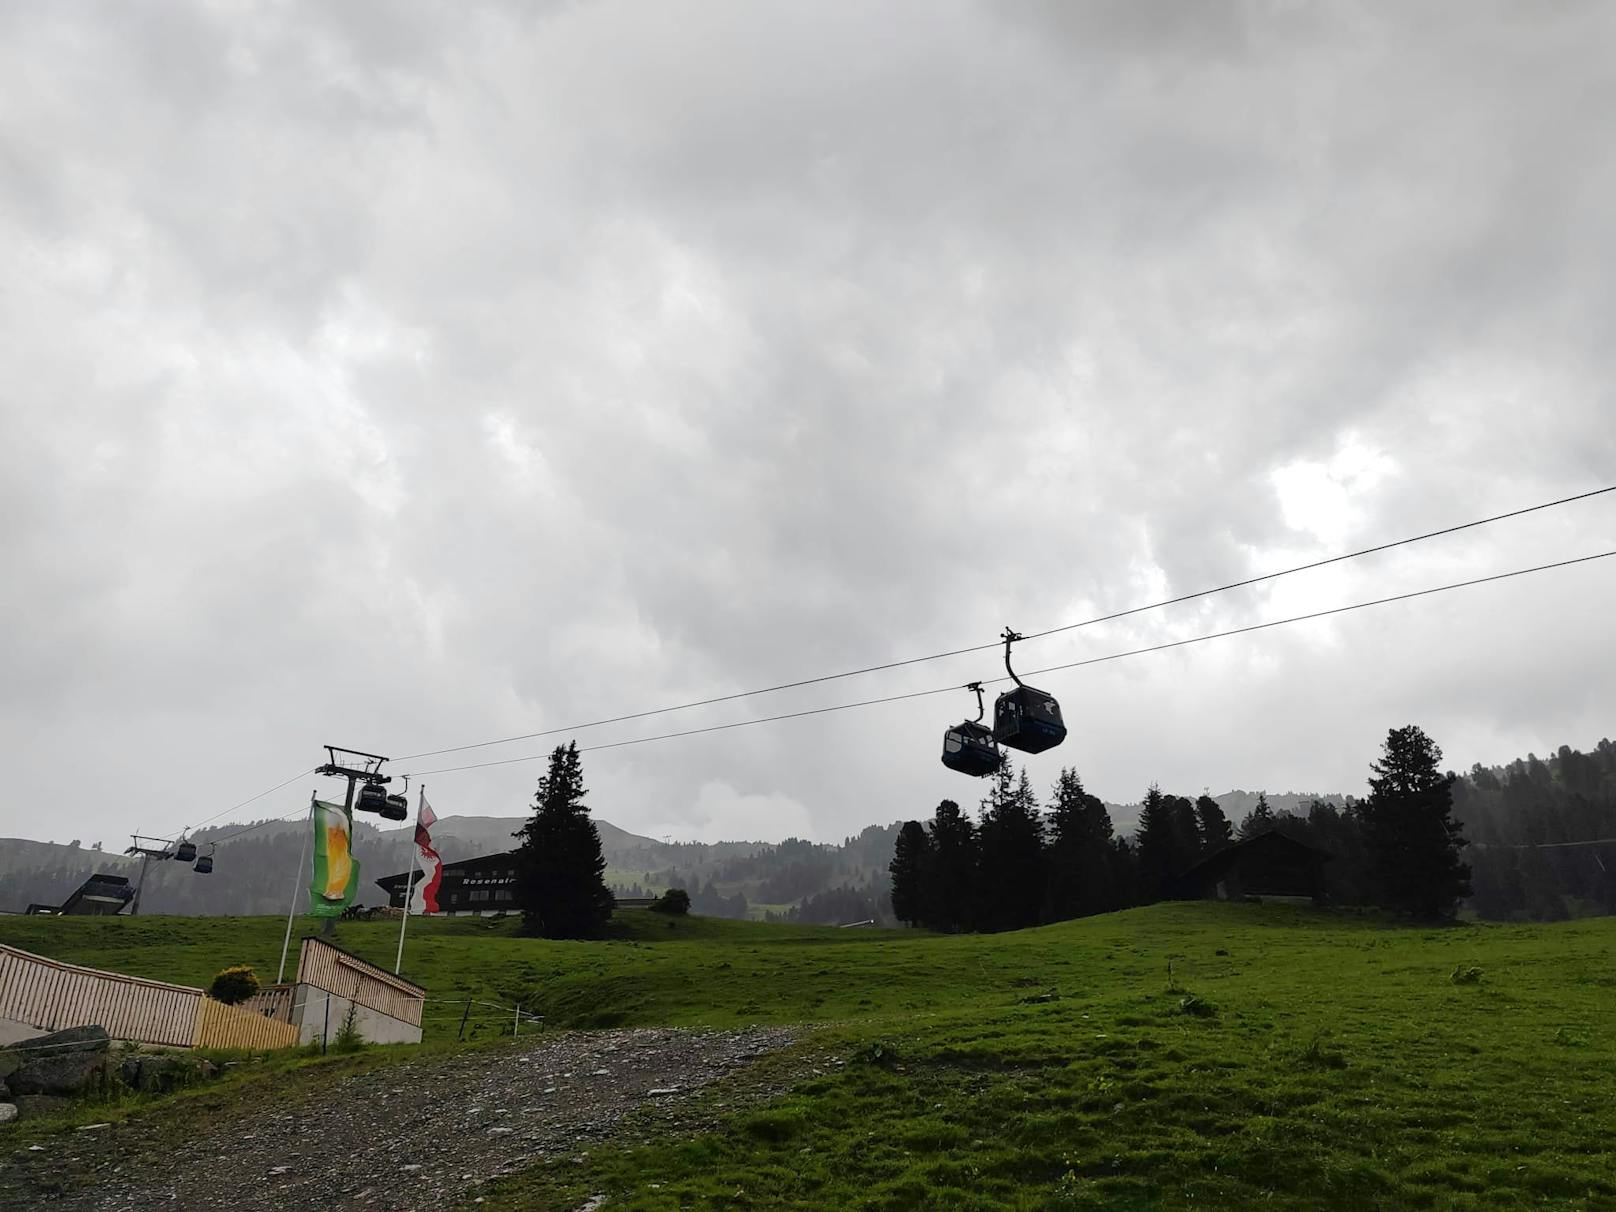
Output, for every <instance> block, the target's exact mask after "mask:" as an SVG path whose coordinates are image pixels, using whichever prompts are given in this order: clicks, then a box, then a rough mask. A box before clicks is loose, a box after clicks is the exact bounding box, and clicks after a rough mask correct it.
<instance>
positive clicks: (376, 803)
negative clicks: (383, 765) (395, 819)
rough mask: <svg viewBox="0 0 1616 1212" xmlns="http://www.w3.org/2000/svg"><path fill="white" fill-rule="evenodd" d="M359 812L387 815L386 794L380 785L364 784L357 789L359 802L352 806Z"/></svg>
mask: <svg viewBox="0 0 1616 1212" xmlns="http://www.w3.org/2000/svg"><path fill="white" fill-rule="evenodd" d="M354 807H355V808H357V809H359V811H360V812H380V813H381V814H383V815H384V816H385V815H386V814H387V792H386V791H384V790H383V789H382V785H381V784H380V783H366V784H365V785H364V786H363V787H361V788H360V789H359V802H358V803H356V804H355V805H354Z"/></svg>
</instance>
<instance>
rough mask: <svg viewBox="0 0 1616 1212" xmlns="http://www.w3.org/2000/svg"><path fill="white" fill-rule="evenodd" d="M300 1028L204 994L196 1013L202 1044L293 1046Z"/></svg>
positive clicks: (261, 1047) (260, 1047)
mask: <svg viewBox="0 0 1616 1212" xmlns="http://www.w3.org/2000/svg"><path fill="white" fill-rule="evenodd" d="M297 1034H298V1033H297V1028H296V1027H294V1026H293V1025H292V1024H291V1023H278V1022H276V1021H275V1020H274V1019H272V1018H266V1017H264V1016H263V1015H262V1014H254V1013H253V1012H252V1011H251V1010H246V1009H243V1008H242V1007H240V1006H227V1005H225V1004H224V1003H223V1002H216V1001H214V1000H213V999H212V998H211V997H204V998H203V999H202V1002H201V1005H200V1006H199V1007H198V1012H197V1016H196V1046H197V1047H198V1048H254V1049H258V1050H261V1051H267V1050H269V1049H271V1048H290V1047H292V1046H293V1045H295V1044H296V1043H297Z"/></svg>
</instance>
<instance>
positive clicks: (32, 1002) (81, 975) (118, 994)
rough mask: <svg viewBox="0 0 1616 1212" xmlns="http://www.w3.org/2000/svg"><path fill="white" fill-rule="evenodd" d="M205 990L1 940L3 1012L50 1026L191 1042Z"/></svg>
mask: <svg viewBox="0 0 1616 1212" xmlns="http://www.w3.org/2000/svg"><path fill="white" fill-rule="evenodd" d="M201 1001H202V990H200V989H190V988H187V987H186V986H184V985H170V984H167V983H165V982H163V981H149V980H143V979H142V978H140V977H138V976H125V975H123V974H122V973H121V972H102V971H100V970H99V969H96V968H82V967H80V966H79V965H77V964H64V963H62V962H61V961H59V960H53V959H46V958H45V957H44V956H43V955H34V954H32V953H31V952H28V951H22V950H20V949H18V948H16V947H9V946H6V945H5V944H3V943H0V1018H10V1019H16V1020H17V1021H19V1022H24V1023H29V1024H31V1025H33V1026H35V1027H39V1028H41V1029H42V1030H46V1031H60V1030H61V1029H62V1028H64V1027H88V1026H91V1025H92V1024H98V1025H100V1026H102V1027H105V1028H106V1029H107V1034H109V1035H111V1036H112V1037H113V1038H114V1039H132V1040H139V1041H140V1042H141V1043H146V1044H169V1045H172V1046H174V1047H179V1048H189V1047H191V1046H192V1044H193V1042H194V1041H195V1039H196V1019H197V1013H198V1008H199V1006H200V1004H201Z"/></svg>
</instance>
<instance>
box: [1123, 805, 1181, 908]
mask: <svg viewBox="0 0 1616 1212" xmlns="http://www.w3.org/2000/svg"><path fill="white" fill-rule="evenodd" d="M1172 798H1173V797H1171V796H1166V795H1163V794H1162V789H1161V788H1160V787H1158V786H1157V785H1156V784H1155V783H1152V784H1151V785H1150V788H1149V790H1147V791H1146V792H1145V800H1144V803H1143V805H1142V806H1141V807H1140V810H1139V829H1138V832H1137V833H1136V835H1135V836H1136V838H1137V841H1138V845H1137V847H1136V853H1137V855H1138V862H1139V892H1140V895H1141V896H1142V897H1143V898H1144V901H1145V903H1146V904H1147V905H1148V904H1150V903H1151V902H1153V901H1159V900H1164V899H1166V898H1167V897H1169V896H1171V895H1172V894H1173V877H1174V876H1176V875H1177V874H1178V872H1179V869H1180V867H1182V866H1185V865H1186V864H1185V862H1184V855H1183V854H1182V847H1181V843H1180V839H1179V829H1178V823H1177V822H1176V821H1175V819H1174V816H1175V813H1174V811H1173V805H1172V804H1171V803H1170V802H1169V801H1170V800H1171V799H1172Z"/></svg>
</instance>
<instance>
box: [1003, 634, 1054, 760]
mask: <svg viewBox="0 0 1616 1212" xmlns="http://www.w3.org/2000/svg"><path fill="white" fill-rule="evenodd" d="M1020 638H1021V636H1020V635H1019V634H1017V633H1016V632H1014V631H1011V630H1010V629H1009V628H1008V627H1006V628H1005V629H1004V668H1005V671H1006V672H1008V673H1009V674H1010V677H1011V678H1012V679H1013V680H1014V681H1015V684H1016V688H1015V689H1014V690H1006V691H1005V692H1004V693H1003V694H1001V695H1000V696H999V699H998V702H996V703H994V705H993V739H994V740H995V741H997V742H998V743H999V744H1001V745H1008V746H1009V747H1010V748H1011V749H1019V750H1021V751H1022V752H1023V753H1042V752H1043V751H1044V750H1046V749H1053V748H1054V747H1055V746H1056V745H1059V744H1060V743H1061V742H1062V741H1064V740H1065V739H1066V725H1065V723H1064V722H1062V720H1061V711H1060V704H1059V703H1057V702H1056V701H1055V696H1054V695H1052V694H1050V693H1049V692H1048V691H1045V690H1039V689H1037V688H1036V687H1034V686H1029V685H1027V684H1026V683H1025V682H1023V681H1022V680H1021V679H1020V678H1018V677H1016V671H1015V670H1014V669H1012V668H1010V645H1011V644H1013V643H1015V642H1016V641H1017V640H1019V639H1020Z"/></svg>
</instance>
